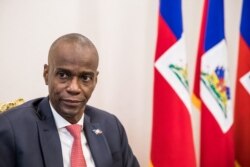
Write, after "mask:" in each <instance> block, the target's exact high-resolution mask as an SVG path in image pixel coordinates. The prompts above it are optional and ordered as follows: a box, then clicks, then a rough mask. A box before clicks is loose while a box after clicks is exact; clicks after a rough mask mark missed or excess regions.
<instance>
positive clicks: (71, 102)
mask: <svg viewBox="0 0 250 167" xmlns="http://www.w3.org/2000/svg"><path fill="white" fill-rule="evenodd" d="M61 102H62V103H63V104H65V105H67V106H71V107H76V106H79V105H81V104H82V103H83V102H84V101H83V100H78V99H62V100H61Z"/></svg>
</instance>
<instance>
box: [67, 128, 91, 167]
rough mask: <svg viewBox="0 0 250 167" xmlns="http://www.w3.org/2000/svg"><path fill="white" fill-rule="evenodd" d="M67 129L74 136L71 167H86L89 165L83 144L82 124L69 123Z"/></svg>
mask: <svg viewBox="0 0 250 167" xmlns="http://www.w3.org/2000/svg"><path fill="white" fill-rule="evenodd" d="M66 129H67V130H68V131H69V132H70V134H71V135H72V136H73V137H74V141H73V145H72V150H71V159H70V164H71V167H86V166H87V165H86V161H85V158H84V155H83V150H82V144H81V125H77V124H73V125H69V126H66Z"/></svg>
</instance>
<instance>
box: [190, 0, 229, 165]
mask: <svg viewBox="0 0 250 167" xmlns="http://www.w3.org/2000/svg"><path fill="white" fill-rule="evenodd" d="M227 60H228V54H227V46H226V40H225V33H224V2H223V0H205V1H204V8H203V18H202V25H201V30H200V40H199V47H198V54H197V62H196V71H195V81H194V96H193V99H192V100H193V102H194V104H195V106H196V107H197V108H198V109H199V110H200V111H201V144H200V147H201V150H200V166H201V167H211V166H220V167H233V166H234V146H233V131H232V125H233V111H232V105H231V104H232V102H231V92H230V87H229V72H228V62H227Z"/></svg>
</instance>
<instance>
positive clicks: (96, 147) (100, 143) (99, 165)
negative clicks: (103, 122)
mask: <svg viewBox="0 0 250 167" xmlns="http://www.w3.org/2000/svg"><path fill="white" fill-rule="evenodd" d="M88 112H91V111H89V107H88V106H87V107H86V110H85V116H84V131H85V135H86V139H87V141H88V145H89V147H90V150H91V153H92V156H93V159H94V161H95V165H96V167H110V166H112V154H111V151H110V148H109V145H108V142H107V139H106V137H105V134H104V133H103V132H102V128H101V127H100V126H99V123H92V122H91V117H90V116H89V115H88ZM97 131H98V132H99V133H97Z"/></svg>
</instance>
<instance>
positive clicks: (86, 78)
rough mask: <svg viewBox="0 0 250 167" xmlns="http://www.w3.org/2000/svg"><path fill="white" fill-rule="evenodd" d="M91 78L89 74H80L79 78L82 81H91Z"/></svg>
mask: <svg viewBox="0 0 250 167" xmlns="http://www.w3.org/2000/svg"><path fill="white" fill-rule="evenodd" d="M92 78H93V77H92V76H90V75H83V76H81V80H82V81H84V82H88V81H91V80H92Z"/></svg>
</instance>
